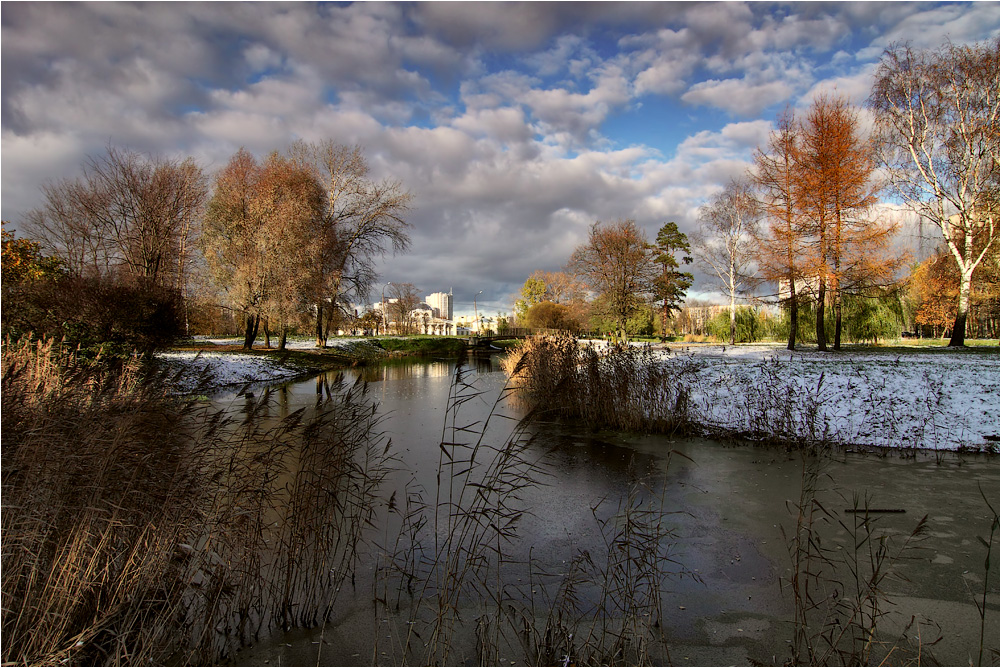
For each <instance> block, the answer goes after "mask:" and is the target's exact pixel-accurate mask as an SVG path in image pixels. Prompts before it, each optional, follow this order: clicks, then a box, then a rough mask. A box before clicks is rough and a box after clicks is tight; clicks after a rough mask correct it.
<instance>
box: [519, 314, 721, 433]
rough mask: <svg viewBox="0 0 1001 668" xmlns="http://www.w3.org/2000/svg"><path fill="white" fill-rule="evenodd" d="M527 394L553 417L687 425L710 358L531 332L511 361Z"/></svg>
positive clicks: (634, 426) (615, 425)
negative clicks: (654, 359) (602, 346)
mask: <svg viewBox="0 0 1001 668" xmlns="http://www.w3.org/2000/svg"><path fill="white" fill-rule="evenodd" d="M503 366H504V369H505V370H506V371H507V372H508V373H509V374H510V375H511V377H512V381H513V386H514V387H515V388H517V391H518V394H519V396H520V397H521V398H522V399H523V400H525V401H526V403H527V404H528V405H529V406H531V407H532V409H533V410H535V411H538V412H539V413H541V414H543V415H545V416H546V417H547V418H550V419H572V420H580V421H582V422H584V423H585V424H588V425H590V426H591V427H594V428H608V429H618V430H623V431H645V432H651V433H674V432H677V431H681V432H684V431H687V430H688V429H689V428H690V426H691V411H690V406H689V403H690V402H689V399H690V387H691V386H692V384H693V383H694V381H695V379H696V377H697V375H698V372H699V371H700V370H701V368H702V364H701V363H700V362H699V361H697V360H694V359H692V358H676V359H674V360H672V363H671V364H652V363H651V352H650V350H648V349H647V348H641V347H629V346H616V347H612V348H609V349H607V350H603V351H599V350H598V349H597V348H595V347H594V346H591V345H588V344H586V343H581V342H580V341H578V340H577V338H576V337H574V336H572V335H570V334H547V335H542V336H535V337H532V338H530V339H527V340H525V341H524V342H523V344H522V345H521V346H520V347H518V348H517V349H515V350H513V351H512V352H511V353H510V354H509V355H508V356H507V357H506V358H505V359H504V361H503Z"/></svg>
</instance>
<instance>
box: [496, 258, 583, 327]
mask: <svg viewBox="0 0 1001 668" xmlns="http://www.w3.org/2000/svg"><path fill="white" fill-rule="evenodd" d="M585 291H586V288H585V286H584V284H583V282H582V281H581V280H580V279H578V278H577V277H576V276H574V275H573V274H571V273H569V272H566V271H542V270H536V271H533V272H532V275H531V276H529V277H528V278H527V279H526V280H525V283H524V285H523V286H522V288H521V297H520V298H519V299H517V300H516V301H515V304H514V308H515V314H516V316H517V317H518V320H519V321H522V322H524V321H526V319H527V318H528V312H529V310H530V309H531V308H532V307H533V306H535V305H536V304H540V303H542V302H551V303H553V304H559V305H560V306H562V307H564V309H563V313H564V316H565V318H566V319H567V321H568V322H569V321H574V322H576V323H577V324H578V325H579V323H580V321H581V320H582V318H583V308H584V302H585ZM529 326H534V325H529Z"/></svg>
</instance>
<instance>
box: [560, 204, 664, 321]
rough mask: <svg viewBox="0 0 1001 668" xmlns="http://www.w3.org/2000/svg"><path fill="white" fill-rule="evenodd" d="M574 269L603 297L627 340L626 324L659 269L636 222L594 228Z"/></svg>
mask: <svg viewBox="0 0 1001 668" xmlns="http://www.w3.org/2000/svg"><path fill="white" fill-rule="evenodd" d="M568 266H569V267H570V269H571V270H572V271H574V272H575V273H576V274H577V275H579V276H581V277H582V278H583V280H584V281H585V282H586V283H587V284H588V285H589V286H590V287H591V289H592V290H594V291H595V292H598V293H599V295H600V298H599V301H600V303H603V304H604V305H605V308H607V309H608V314H609V316H611V317H612V318H613V319H614V320H615V323H616V326H617V327H618V329H619V335H620V337H621V338H622V340H623V341H625V340H626V321H628V320H629V316H631V315H632V314H633V312H634V311H635V310H636V309H637V307H638V306H639V305H640V304H641V303H643V301H644V297H645V295H647V294H649V293H650V292H651V290H652V287H653V280H654V278H655V275H656V267H655V265H654V263H653V262H652V249H651V246H650V244H649V243H648V242H647V240H646V238H645V237H644V235H643V232H642V231H641V230H640V229H639V228H638V227H637V226H636V223H635V222H634V221H632V220H619V221H615V222H614V223H611V224H609V225H606V226H603V225H602V223H601V222H597V223H595V224H594V225H592V226H591V231H590V234H589V235H588V240H587V243H586V244H583V245H581V246H578V247H577V249H576V250H574V252H573V255H572V256H571V258H570V262H569V265H568Z"/></svg>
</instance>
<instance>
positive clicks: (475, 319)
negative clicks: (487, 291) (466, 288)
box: [473, 290, 483, 334]
mask: <svg viewBox="0 0 1001 668" xmlns="http://www.w3.org/2000/svg"><path fill="white" fill-rule="evenodd" d="M482 294H483V290H480V291H479V292H477V293H476V294H475V295H473V322H474V323H476V333H477V334H479V333H480V316H479V313H478V311H477V310H476V298H477V297H479V296H480V295H482Z"/></svg>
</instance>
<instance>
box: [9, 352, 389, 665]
mask: <svg viewBox="0 0 1001 668" xmlns="http://www.w3.org/2000/svg"><path fill="white" fill-rule="evenodd" d="M158 380H161V381H162V380H163V379H156V378H149V379H142V378H141V374H140V366H139V363H138V361H137V360H132V361H129V362H127V363H125V364H124V365H123V367H122V368H119V369H116V370H115V371H108V370H106V369H101V367H100V365H97V366H95V365H87V364H83V363H82V362H81V361H80V360H79V359H78V358H77V357H76V355H75V354H74V353H73V352H72V351H66V350H63V349H62V348H61V347H60V346H59V345H58V344H55V343H53V342H41V343H30V342H27V341H9V340H8V341H7V342H5V343H4V347H3V381H2V382H3V396H4V403H5V409H4V411H3V425H2V427H3V441H2V448H3V450H2V454H3V456H2V467H3V499H4V512H3V519H2V522H3V538H2V540H3V568H2V571H3V575H2V588H3V601H4V603H3V620H2V628H3V638H4V643H3V662H4V663H5V664H8V663H10V664H60V663H68V664H71V665H135V664H141V665H149V664H161V663H180V664H192V663H203V664H210V663H215V662H217V661H219V660H220V658H221V657H223V656H225V655H226V654H227V653H228V652H229V651H231V650H232V649H234V648H235V647H237V646H239V645H240V644H242V643H244V642H249V641H251V640H253V639H254V638H255V637H256V636H257V635H258V634H259V633H260V632H261V631H262V630H264V629H267V628H270V627H276V626H277V627H283V628H289V627H291V626H311V625H315V624H318V623H320V622H321V621H322V620H323V619H325V618H326V617H327V616H328V615H329V613H330V611H331V606H332V605H333V603H334V601H335V598H336V595H337V591H338V589H339V587H340V585H341V584H342V583H343V582H344V581H345V580H346V579H347V578H349V577H350V576H351V574H352V571H353V567H354V565H355V559H356V555H357V549H358V546H359V544H360V543H361V542H362V540H363V535H362V532H363V529H364V527H365V526H366V523H367V522H368V521H369V519H370V515H371V513H373V512H374V511H373V508H374V507H375V503H374V499H375V495H376V490H377V488H378V485H379V483H380V481H381V479H382V477H383V476H384V475H385V473H386V471H387V464H388V460H387V456H386V453H385V450H383V449H382V448H378V449H377V447H376V444H378V443H379V440H380V439H379V435H378V423H379V418H378V417H377V416H376V415H375V413H374V410H373V408H372V405H371V404H370V403H369V402H367V400H366V399H365V397H364V396H363V395H364V387H363V386H355V387H334V388H327V398H326V399H324V400H322V402H321V403H322V405H321V406H318V407H317V410H316V411H315V412H314V413H310V414H307V412H306V411H305V410H300V411H297V412H295V413H293V414H292V415H289V416H287V417H285V418H283V419H272V418H270V417H268V413H269V410H270V409H269V406H270V402H269V401H268V398H267V397H266V396H265V397H263V398H262V399H260V400H259V401H250V402H249V405H248V410H247V413H246V415H245V417H244V419H243V420H242V421H241V422H238V421H236V420H234V419H232V418H230V417H228V416H226V415H223V414H221V413H218V412H213V411H210V410H208V409H206V408H204V407H202V406H199V405H197V404H195V403H181V402H178V401H175V400H171V399H169V398H167V397H166V396H164V393H163V391H162V390H160V389H159V388H160V387H162V385H163V383H162V382H158Z"/></svg>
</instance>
